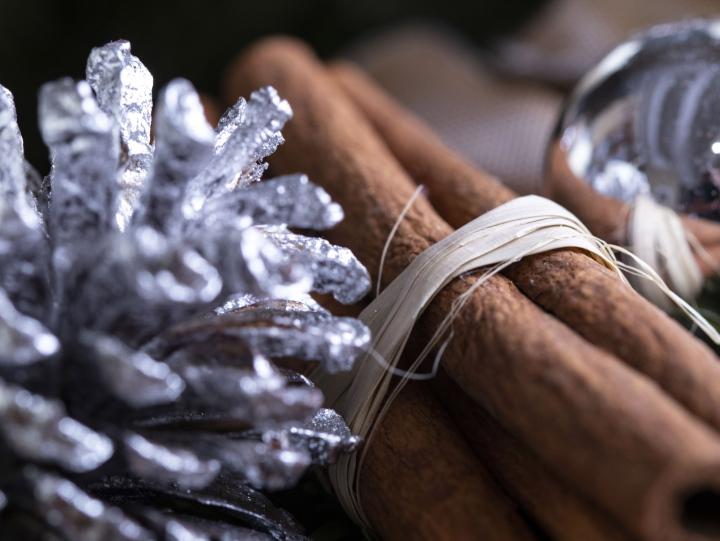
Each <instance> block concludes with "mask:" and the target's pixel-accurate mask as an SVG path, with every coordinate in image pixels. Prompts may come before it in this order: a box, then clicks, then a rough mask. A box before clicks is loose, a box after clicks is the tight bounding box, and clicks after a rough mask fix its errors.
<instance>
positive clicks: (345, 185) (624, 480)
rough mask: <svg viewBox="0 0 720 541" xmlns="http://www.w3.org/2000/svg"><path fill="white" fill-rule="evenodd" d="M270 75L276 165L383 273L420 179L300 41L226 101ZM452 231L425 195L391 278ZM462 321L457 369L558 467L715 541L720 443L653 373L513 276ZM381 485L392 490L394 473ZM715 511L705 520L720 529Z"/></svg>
mask: <svg viewBox="0 0 720 541" xmlns="http://www.w3.org/2000/svg"><path fill="white" fill-rule="evenodd" d="M267 84H270V85H273V86H274V87H276V88H277V89H278V91H279V92H280V94H281V95H282V96H284V97H285V98H287V99H288V100H289V101H290V103H291V104H292V107H293V110H294V112H295V118H294V120H293V121H292V122H290V123H288V125H287V126H286V128H285V130H284V132H285V135H286V140H287V142H286V144H285V145H283V147H282V148H281V149H280V150H279V151H278V153H276V155H275V158H274V160H273V166H274V168H275V169H277V170H279V171H280V172H290V171H298V170H301V171H305V172H307V173H308V174H309V175H310V178H311V179H312V180H313V181H314V182H317V183H318V184H319V185H321V186H323V187H324V188H325V189H326V190H327V191H328V192H329V193H330V195H331V196H332V197H333V199H335V200H336V201H338V202H339V203H340V204H341V205H342V206H343V208H344V209H345V220H344V221H343V222H342V223H341V224H340V225H339V226H338V227H336V228H334V229H333V231H331V232H329V234H328V238H329V239H330V240H331V241H333V242H335V243H337V244H340V245H344V246H347V247H349V248H351V249H352V250H353V251H354V252H355V254H356V255H357V256H358V257H359V259H360V260H361V261H363V263H364V264H365V265H366V266H367V267H368V268H369V270H370V272H371V274H374V275H376V274H377V270H378V267H379V259H380V254H381V252H382V248H383V245H384V243H385V240H386V239H387V237H388V234H389V232H390V229H391V228H392V226H393V224H394V223H395V222H396V220H397V217H398V215H399V214H400V212H401V209H402V208H403V207H404V206H405V203H406V202H407V201H408V200H409V198H410V197H411V195H412V194H413V191H414V186H413V184H412V180H411V179H410V178H409V177H408V175H407V173H405V171H404V170H403V169H402V168H401V167H400V165H399V164H398V163H397V162H396V161H395V159H394V158H393V157H392V155H391V154H390V152H389V150H388V149H387V148H386V147H385V146H384V145H383V143H382V142H381V140H380V139H379V137H378V136H377V134H376V133H375V132H374V131H373V129H372V128H371V126H370V125H368V123H367V121H366V120H365V119H364V118H363V116H362V115H361V114H360V112H359V111H358V110H357V109H355V108H354V107H353V105H352V104H351V103H350V102H349V101H348V100H347V98H345V97H344V96H343V95H342V93H341V92H340V91H339V89H338V88H337V87H335V86H334V83H333V81H332V79H331V78H330V77H329V76H328V74H327V73H326V72H325V71H324V68H323V66H322V65H321V64H320V63H319V61H318V60H317V59H316V58H315V57H314V55H313V53H312V51H310V50H309V49H308V48H307V47H306V46H305V45H303V44H302V43H300V42H298V41H296V40H293V39H289V38H274V39H265V40H263V41H261V42H259V43H258V44H256V45H255V46H253V47H251V48H250V49H249V50H248V51H247V52H246V53H245V54H244V55H242V56H241V57H240V58H239V59H237V60H236V61H235V62H234V63H233V65H232V66H231V68H230V71H229V72H228V78H227V80H226V84H225V93H226V98H227V99H228V101H234V99H235V98H236V97H237V96H238V95H240V94H243V93H245V94H246V93H247V92H249V91H250V90H251V89H253V88H256V87H258V86H262V85H267ZM450 232H451V228H450V227H449V226H448V225H447V224H446V223H445V222H443V221H442V219H440V217H439V216H437V214H436V213H435V211H434V210H433V209H432V207H431V206H430V205H429V203H428V202H427V201H426V200H425V199H423V198H419V199H418V200H417V201H416V203H415V204H414V205H413V207H412V208H411V209H410V211H409V212H408V214H407V216H406V219H405V220H403V222H402V223H401V224H400V226H399V228H398V230H397V233H396V236H395V237H394V238H393V241H392V242H391V244H390V247H389V249H388V255H387V257H386V260H385V269H384V275H383V276H384V278H383V280H384V281H385V282H388V281H390V280H392V279H394V278H395V277H396V276H398V275H399V274H400V272H401V271H402V270H403V269H404V268H405V266H406V265H407V264H408V262H409V261H411V260H412V259H413V258H414V257H415V256H416V255H417V254H419V253H420V252H422V251H423V250H424V249H426V248H427V247H428V246H429V245H431V244H432V243H433V242H436V241H437V240H439V239H440V238H442V237H444V236H446V235H448V234H449V233H450ZM477 279H478V275H477V274H473V275H469V276H464V277H461V278H459V279H457V280H454V281H453V282H451V283H450V284H449V285H448V286H447V287H446V288H444V289H443V290H442V291H441V292H440V293H439V294H438V295H437V297H436V298H435V300H434V301H433V303H431V305H430V307H429V308H428V310H427V311H426V312H425V314H424V316H423V317H422V318H421V320H420V321H419V322H418V325H417V326H416V336H424V337H427V336H430V335H432V333H433V332H434V329H435V328H437V324H438V323H439V322H440V321H441V320H442V319H443V318H444V316H445V314H446V313H447V312H448V309H449V307H450V304H451V303H452V301H453V300H454V299H455V298H456V297H457V295H458V294H459V293H461V292H464V291H466V290H467V289H468V287H470V286H471V285H472V284H473V283H474V282H475V281H476V280H477ZM454 329H455V338H454V339H453V340H452V341H451V342H450V345H449V346H448V348H447V350H446V352H445V356H444V362H445V367H446V369H447V371H448V373H449V374H450V375H451V376H452V377H453V379H454V380H455V381H456V382H458V384H460V386H461V387H462V388H463V390H464V391H465V392H466V393H467V394H468V395H469V396H471V397H472V398H473V400H475V401H476V402H478V403H480V404H482V405H483V407H485V408H486V409H487V410H488V411H490V412H491V413H492V415H493V416H494V417H495V418H496V419H498V420H499V421H500V422H501V423H502V424H503V426H505V427H506V428H507V429H508V430H509V431H510V432H511V433H512V434H513V435H514V436H515V437H517V438H518V439H520V440H521V441H523V442H524V444H526V445H528V446H529V447H531V448H532V449H533V450H535V451H536V453H537V454H538V456H539V457H540V458H541V459H542V460H543V462H545V463H546V464H548V465H549V466H550V467H552V468H553V469H554V470H555V472H556V473H557V474H559V475H561V476H562V477H563V478H564V479H565V480H566V481H567V482H569V483H571V484H573V485H574V486H575V487H576V488H577V489H579V490H581V491H582V492H584V493H586V494H587V495H588V496H590V497H591V498H593V499H594V500H595V501H597V502H599V503H601V504H602V505H603V506H604V507H605V508H606V509H607V510H609V511H610V512H612V513H613V514H614V515H615V516H616V517H617V518H619V519H620V520H621V521H622V522H623V523H624V524H625V525H626V527H628V528H629V529H630V530H631V531H632V532H633V533H636V534H638V535H640V536H642V537H643V538H644V539H648V540H653V541H657V540H680V539H711V537H708V536H707V535H706V532H705V533H702V532H700V531H699V529H700V528H701V527H705V526H706V525H705V524H702V525H700V526H699V525H698V520H696V519H697V518H698V517H697V516H696V515H697V513H696V510H697V509H696V505H695V504H696V502H698V501H710V502H711V503H713V505H715V508H717V507H718V505H717V504H718V501H720V441H719V440H718V438H717V436H716V435H715V434H714V433H712V431H710V429H708V428H707V427H705V426H704V425H703V424H701V423H700V422H699V421H697V420H696V419H695V418H693V417H692V416H691V415H690V414H689V413H687V412H686V411H685V410H684V409H683V408H681V407H680V406H679V405H678V404H677V403H676V402H675V401H674V400H672V399H670V398H669V397H668V396H667V395H666V394H664V393H663V392H662V391H661V390H660V389H659V388H658V387H657V386H656V385H655V384H654V383H653V382H652V381H650V380H649V379H647V378H646V377H645V376H643V375H641V374H639V373H637V372H636V371H634V370H633V369H631V368H629V367H628V366H627V365H625V364H623V363H621V362H620V361H619V360H618V359H617V358H615V357H613V356H612V355H610V354H608V353H606V352H603V351H601V350H600V349H598V348H596V347H594V346H592V345H590V344H589V343H588V342H586V341H585V340H584V339H582V338H581V337H580V336H579V335H577V334H575V332H573V331H572V330H570V329H569V328H568V327H566V326H565V325H564V324H562V323H561V322H560V321H558V320H557V319H555V318H554V317H553V316H551V315H549V314H548V313H547V312H545V311H543V310H542V309H540V308H539V307H538V306H536V305H535V304H533V302H532V301H530V300H529V299H528V298H527V297H525V296H524V295H523V294H522V293H520V291H519V290H518V289H517V288H516V287H515V286H514V285H513V284H512V282H510V281H509V280H508V279H507V278H504V277H502V276H495V277H493V278H491V279H490V280H488V281H487V282H486V283H484V284H483V285H482V287H479V288H478V289H477V290H476V291H475V292H474V294H473V295H472V296H471V298H470V299H469V302H468V303H467V304H466V307H465V309H464V311H463V313H462V314H461V315H460V316H459V317H458V318H457V320H456V321H455V323H454ZM426 481H427V482H432V480H431V479H426ZM383 488H384V489H387V490H392V489H393V488H394V487H393V481H392V479H391V478H388V479H385V480H384V482H383ZM377 497H378V495H377V494H376V493H372V492H369V491H368V492H362V493H361V498H362V501H363V505H364V506H365V507H366V508H367V509H370V508H375V509H378V512H380V513H383V512H384V511H383V509H381V506H377V505H375V504H374V502H373V501H372V500H373V499H375V498H377ZM718 516H720V514H718ZM375 520H376V521H379V519H378V518H377V517H376V518H375ZM383 520H392V517H391V516H389V517H385V518H384V519H383ZM717 520H718V519H717V518H714V519H712V520H711V521H710V524H709V526H707V527H708V528H714V529H715V531H720V524H718V523H717Z"/></svg>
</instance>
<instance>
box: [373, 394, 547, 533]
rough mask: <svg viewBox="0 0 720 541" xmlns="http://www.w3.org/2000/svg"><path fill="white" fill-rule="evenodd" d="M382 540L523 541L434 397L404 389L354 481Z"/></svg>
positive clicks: (502, 497)
mask: <svg viewBox="0 0 720 541" xmlns="http://www.w3.org/2000/svg"><path fill="white" fill-rule="evenodd" d="M360 494H361V496H364V495H367V497H363V505H364V510H365V513H366V514H367V516H369V517H372V524H373V527H374V528H375V530H376V531H377V532H378V533H379V534H380V536H381V537H382V538H383V539H388V540H390V539H398V540H426V539H427V540H434V539H442V540H448V541H455V540H457V541H461V540H462V541H465V540H467V541H474V540H476V539H493V540H497V541H502V540H509V541H515V540H517V541H526V540H527V541H530V540H532V539H535V537H534V536H533V535H532V534H531V533H530V532H529V530H528V528H527V526H526V525H525V523H524V522H523V521H522V519H520V517H519V515H518V513H517V509H516V507H515V504H514V503H513V502H512V501H511V500H510V499H509V498H508V497H507V495H506V494H505V493H504V492H503V491H502V490H501V489H500V488H499V487H498V485H497V483H496V482H495V480H494V479H493V478H492V477H491V476H490V474H489V473H488V472H487V471H486V470H485V469H484V468H483V467H482V466H481V465H480V462H478V460H477V459H476V458H475V457H474V456H473V452H472V450H471V449H470V448H469V446H468V443H467V442H466V441H465V440H464V439H463V437H462V436H461V435H460V433H459V432H458V431H457V429H456V428H455V426H454V425H453V423H452V422H451V421H450V419H449V418H448V416H447V414H446V413H445V411H444V410H443V409H442V407H441V406H440V405H439V404H438V403H437V401H436V399H435V398H434V397H433V396H432V395H431V394H430V393H428V392H427V390H426V389H425V388H423V387H420V386H415V385H409V386H407V387H406V388H405V389H403V391H402V392H401V393H400V395H399V396H398V398H397V400H396V401H395V402H393V406H392V408H390V410H389V412H388V414H387V415H386V416H385V417H384V418H383V419H382V420H381V421H380V424H379V426H378V428H377V430H376V432H375V434H374V436H373V439H372V440H371V441H370V445H369V447H368V452H367V454H366V455H365V464H364V466H363V476H362V479H361V483H360Z"/></svg>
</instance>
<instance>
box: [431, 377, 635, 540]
mask: <svg viewBox="0 0 720 541" xmlns="http://www.w3.org/2000/svg"><path fill="white" fill-rule="evenodd" d="M431 384H432V387H433V389H434V390H435V392H436V394H437V397H438V399H439V401H440V402H441V403H442V404H443V405H444V406H445V407H446V408H447V410H448V412H449V413H450V415H451V417H452V419H453V421H454V422H455V424H456V425H457V426H458V428H459V429H460V430H461V431H462V432H463V433H464V434H465V437H466V439H467V440H468V443H470V446H471V447H472V448H473V450H474V451H475V453H476V454H477V456H478V457H479V458H480V460H481V461H482V463H483V464H484V465H485V467H486V468H487V469H488V471H489V472H490V473H491V474H492V476H493V477H494V478H495V479H496V480H497V481H498V483H499V484H500V486H501V487H502V488H503V489H504V490H505V491H506V492H507V493H508V494H510V495H511V496H512V497H513V499H515V501H517V502H518V503H519V504H520V506H521V507H522V508H523V509H524V510H525V511H526V512H527V513H528V514H529V515H530V516H532V517H533V518H534V519H535V520H536V521H537V522H538V524H540V525H541V526H542V527H543V528H545V530H547V531H548V533H550V535H551V536H552V538H553V539H555V540H556V541H577V540H579V539H582V540H583V541H631V539H634V538H633V537H631V536H630V534H628V533H626V532H625V530H624V529H623V528H622V527H621V526H620V525H619V524H617V523H616V522H615V521H614V520H613V519H612V518H610V517H609V516H608V515H607V514H606V513H604V512H603V511H601V510H600V509H599V508H598V507H597V506H595V505H593V504H591V503H590V502H588V501H587V500H585V499H584V498H582V497H581V496H580V495H579V494H577V492H576V491H574V490H573V489H572V488H570V487H569V486H568V485H567V484H566V483H564V482H562V481H561V480H560V479H559V478H558V477H557V476H556V475H555V474H554V473H553V472H551V471H550V470H548V469H547V468H546V467H545V465H544V464H542V463H541V462H540V461H539V460H538V459H537V458H536V457H535V455H534V454H533V453H532V451H530V449H528V448H526V447H525V446H524V445H522V444H521V443H520V442H518V441H517V440H516V439H515V438H513V437H512V436H511V435H510V434H509V433H508V432H507V431H506V430H505V429H504V428H503V427H502V426H501V425H499V424H498V423H497V422H496V421H495V420H494V419H493V418H492V416H491V415H490V414H489V413H487V412H486V411H485V410H484V409H483V408H482V407H480V406H479V405H478V404H476V403H475V402H474V401H472V400H471V399H470V398H469V397H468V396H467V395H466V394H465V393H464V392H463V391H462V389H461V388H460V387H458V385H457V384H456V383H454V382H453V381H452V380H451V379H450V378H449V377H448V376H447V374H445V373H444V371H442V370H441V371H440V372H439V373H438V377H437V378H435V379H433V380H432V382H431Z"/></svg>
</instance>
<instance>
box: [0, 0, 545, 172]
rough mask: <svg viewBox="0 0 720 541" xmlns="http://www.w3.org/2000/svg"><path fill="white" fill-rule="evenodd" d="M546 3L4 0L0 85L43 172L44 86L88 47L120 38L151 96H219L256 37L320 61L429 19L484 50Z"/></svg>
mask: <svg viewBox="0 0 720 541" xmlns="http://www.w3.org/2000/svg"><path fill="white" fill-rule="evenodd" d="M543 4H544V0H503V1H501V2H498V1H492V0H485V1H482V0H480V1H474V2H472V1H461V0H444V1H443V2H432V1H429V0H419V1H417V0H416V1H411V0H395V1H387V0H364V1H362V2H350V1H347V0H305V1H298V0H264V1H256V2H250V1H238V0H212V1H206V2H202V1H198V0H175V1H173V2H155V1H150V0H145V1H136V0H125V1H118V2H112V1H98V0H71V1H52V0H26V1H19V0H0V84H2V85H3V86H5V87H7V88H9V89H10V90H11V91H12V92H13V94H14V96H15V100H16V104H17V109H18V119H19V123H20V128H21V130H22V132H23V136H24V138H25V145H26V155H27V158H28V160H29V161H30V162H31V163H32V164H34V165H35V167H36V168H38V170H39V171H40V172H42V173H45V172H47V170H48V159H47V151H46V150H45V147H44V146H43V144H42V141H41V140H40V135H39V131H38V129H37V114H36V110H35V109H36V96H37V91H38V88H39V87H40V85H41V84H43V83H44V82H47V81H50V80H53V79H57V78H59V77H63V76H71V77H74V78H78V79H79V78H83V77H84V72H85V61H86V59H87V55H88V53H89V52H90V49H91V48H92V47H96V46H99V45H102V44H104V43H106V42H108V41H111V40H116V39H127V40H130V42H131V43H132V52H133V54H134V55H136V56H138V57H139V58H140V59H141V61H142V62H143V63H144V64H145V65H146V66H147V67H148V69H149V70H150V72H151V73H152V74H153V76H154V78H155V86H154V92H155V93H157V91H158V90H159V89H160V88H161V87H162V86H163V85H165V84H166V83H167V82H168V81H169V80H170V79H172V78H174V77H185V78H188V79H190V80H191V81H192V82H193V84H195V86H196V87H197V88H198V89H199V90H201V91H204V92H207V93H210V94H215V95H217V93H218V92H217V89H218V84H219V80H220V77H221V74H222V70H223V67H224V66H225V65H226V64H227V63H228V61H229V60H230V59H231V58H232V57H233V56H234V55H235V54H237V53H238V52H239V51H240V50H241V49H242V48H243V47H244V46H245V45H247V44H248V43H250V42H252V41H253V40H255V39H257V38H258V37H260V36H263V35H267V34H273V33H288V34H293V35H296V36H299V37H301V38H303V39H305V40H307V41H308V42H310V43H311V44H312V45H313V46H314V47H315V48H316V50H317V51H318V52H319V53H320V54H321V55H322V56H324V57H327V56H330V55H334V54H337V53H338V52H340V51H342V50H343V48H344V47H346V46H347V45H348V44H349V43H351V42H352V41H353V40H355V39H356V38H358V37H359V36H361V35H365V34H366V33H368V32H373V31H375V32H379V31H381V30H382V29H383V28H388V27H390V26H392V25H394V24H397V23H400V22H405V21H419V20H422V21H430V22H437V23H439V24H440V25H442V26H445V27H448V28H452V29H455V30H457V31H458V32H459V33H461V34H462V35H464V36H466V37H467V38H468V39H469V40H471V41H472V42H473V43H476V44H478V45H479V46H483V45H484V44H486V43H488V42H490V41H491V40H493V39H494V38H497V37H498V36H502V35H505V34H508V33H511V32H512V31H513V30H514V29H516V28H518V27H520V26H521V25H522V24H523V23H524V22H525V21H527V20H528V19H529V18H530V17H532V16H533V14H534V13H536V12H537V11H538V10H539V9H540V8H541V7H542V5H543Z"/></svg>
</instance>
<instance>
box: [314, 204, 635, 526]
mask: <svg viewBox="0 0 720 541" xmlns="http://www.w3.org/2000/svg"><path fill="white" fill-rule="evenodd" d="M559 248H579V249H581V250H584V251H585V252H587V253H588V255H590V256H591V257H593V258H595V259H596V260H597V261H598V262H600V263H601V264H603V265H605V266H606V267H608V268H609V269H611V270H613V271H614V272H617V274H618V275H619V276H620V278H621V279H622V280H623V281H624V280H625V278H624V277H623V276H622V273H621V272H620V271H619V270H618V268H617V266H616V261H615V257H614V256H613V254H612V252H611V251H610V250H609V249H608V248H607V247H606V246H604V245H602V244H601V243H599V242H597V241H596V240H595V239H594V238H593V236H592V235H591V234H590V232H589V231H588V230H587V228H586V227H585V226H584V225H583V224H582V222H580V220H578V219H577V218H576V217H575V216H574V215H573V214H571V213H570V212H568V211H567V210H565V209H564V208H562V207H561V206H559V205H557V204H556V203H553V202H552V201H549V200H547V199H544V198H542V197H538V196H527V197H522V198H518V199H514V200H513V201H511V202H509V203H507V204H505V205H503V206H501V207H498V208H496V209H494V210H492V211H490V212H488V213H487V214H484V215H483V216H481V217H479V218H477V219H476V220H474V221H473V222H471V223H469V224H467V225H466V226H464V227H462V228H460V229H458V230H457V231H455V232H454V233H453V234H452V235H450V236H448V237H446V238H445V239H443V240H442V241H440V242H438V243H437V244H435V245H433V246H431V247H430V248H428V249H427V250H425V251H424V252H423V253H421V254H420V255H419V256H418V257H417V258H415V260H414V261H413V262H412V263H411V264H410V265H409V266H408V267H407V268H406V269H405V271H404V272H403V273H402V274H400V276H398V277H397V279H395V280H394V281H393V282H392V283H391V284H390V285H389V286H388V287H387V289H385V290H384V291H383V292H382V293H381V294H380V295H379V296H378V297H376V299H375V300H374V301H373V302H372V303H371V304H370V305H369V306H368V307H367V308H366V309H365V310H364V311H363V312H362V314H361V315H360V319H361V320H362V321H363V322H364V323H365V324H366V325H367V326H368V327H369V328H370V330H371V332H372V336H373V343H372V350H371V351H369V352H368V353H366V354H365V355H364V356H363V357H361V358H360V359H358V360H357V361H356V362H355V365H354V367H353V370H352V371H350V372H346V373H342V374H333V375H329V374H325V373H319V374H316V375H315V376H314V379H315V381H316V383H317V384H318V386H319V387H320V388H321V389H322V391H323V392H324V393H325V397H326V401H327V403H328V404H331V405H332V406H331V407H333V408H334V409H336V410H337V411H338V412H339V413H340V414H341V415H343V417H344V418H345V420H346V422H347V423H348V426H349V427H350V430H351V431H352V432H353V434H358V435H361V436H363V437H365V438H366V440H368V443H369V440H370V438H371V437H372V434H371V432H372V428H373V426H375V424H376V422H377V420H378V419H379V418H380V417H381V416H382V415H383V413H384V411H385V410H386V409H387V407H388V406H389V404H390V403H391V402H392V399H393V398H394V396H395V395H396V394H397V393H398V392H399V391H400V389H401V388H402V386H403V384H404V383H405V382H406V381H407V379H409V375H410V373H412V372H414V371H415V370H416V369H417V366H418V365H419V364H420V362H421V361H422V359H423V358H425V356H426V355H427V353H429V352H430V350H431V349H432V347H434V346H435V345H437V343H438V342H439V341H440V340H441V339H442V337H443V336H445V334H446V331H448V330H449V329H450V326H451V324H452V319H453V318H454V316H455V315H456V314H457V312H459V311H460V310H461V309H462V306H463V304H464V302H465V301H466V300H467V298H469V295H470V294H471V293H472V289H471V290H469V291H467V292H466V293H465V294H463V295H462V296H460V297H458V299H456V302H455V304H454V306H453V309H452V311H451V313H450V314H448V318H446V321H445V324H444V325H441V329H439V330H438V333H437V334H436V335H435V337H434V338H433V339H432V340H431V342H430V344H428V347H427V348H426V351H425V352H424V354H423V355H421V357H420V358H419V359H418V360H417V361H416V362H415V364H414V365H413V367H411V369H410V370H409V371H408V372H407V373H406V374H405V375H404V377H403V379H402V381H401V382H400V383H399V384H398V385H397V386H396V387H395V388H394V390H393V393H392V395H391V396H390V397H387V399H386V395H387V393H388V390H389V387H390V381H391V379H392V377H393V374H394V373H396V372H397V371H396V370H395V367H396V366H397V363H398V361H399V360H400V356H401V354H402V351H403V349H404V347H405V344H406V343H407V340H408V338H409V336H410V332H411V331H412V327H413V325H414V323H415V321H416V320H417V318H418V317H419V316H420V314H422V312H423V311H424V310H425V308H426V307H427V306H428V304H430V302H431V301H432V299H433V298H434V297H435V295H436V294H437V293H438V292H439V291H440V290H441V289H442V288H443V287H444V286H445V285H446V284H447V283H449V282H450V281H451V280H452V279H454V278H456V277H457V276H459V275H461V274H463V273H465V272H469V271H472V270H475V269H478V268H481V267H487V268H488V270H487V271H486V273H485V276H484V278H485V280H486V279H487V278H489V277H490V276H491V275H492V274H495V273H497V272H499V271H500V270H501V269H502V268H503V267H504V266H507V265H509V264H511V263H513V262H514V261H517V260H518V259H519V258H521V257H523V256H526V255H530V254H536V253H540V252H545V251H549V250H555V249H559ZM483 282H484V280H482V279H481V280H479V281H477V282H476V283H475V284H474V286H473V288H475V287H478V286H479V285H480V284H482V283H483ZM378 360H379V361H380V362H377V361H378ZM363 458H364V454H362V455H360V456H357V455H352V456H344V457H342V458H341V460H340V462H339V463H338V464H337V465H336V466H334V467H332V468H331V469H330V472H329V475H330V478H331V481H332V483H333V485H334V487H335V490H336V492H337V494H338V497H339V498H340V500H341V503H342V504H343V507H344V508H345V509H346V511H347V512H348V513H349V514H350V515H351V516H352V518H353V519H354V520H355V521H356V522H358V523H360V524H365V525H367V524H368V522H367V519H366V518H365V515H364V513H363V510H362V506H361V503H360V496H359V494H358V476H359V473H360V468H361V466H362V462H363Z"/></svg>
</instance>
